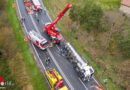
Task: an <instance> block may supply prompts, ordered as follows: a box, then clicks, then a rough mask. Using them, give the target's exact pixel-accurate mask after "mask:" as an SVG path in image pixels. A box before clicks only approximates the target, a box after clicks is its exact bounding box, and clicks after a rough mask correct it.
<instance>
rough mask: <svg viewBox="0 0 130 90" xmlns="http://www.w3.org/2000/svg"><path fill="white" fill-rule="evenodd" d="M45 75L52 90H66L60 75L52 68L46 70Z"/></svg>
mask: <svg viewBox="0 0 130 90" xmlns="http://www.w3.org/2000/svg"><path fill="white" fill-rule="evenodd" d="M45 75H46V77H47V79H48V81H49V83H50V85H51V88H52V90H68V88H67V87H66V86H65V85H64V80H63V78H62V77H61V75H60V74H59V73H58V72H57V71H56V70H55V69H54V68H53V69H51V68H49V69H48V70H46V72H45Z"/></svg>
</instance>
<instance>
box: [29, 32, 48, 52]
mask: <svg viewBox="0 0 130 90" xmlns="http://www.w3.org/2000/svg"><path fill="white" fill-rule="evenodd" d="M28 39H29V40H30V41H32V42H33V44H34V45H35V46H37V47H39V48H40V49H41V50H45V49H46V48H47V47H48V45H49V44H48V41H47V40H46V39H45V38H44V37H42V36H41V35H40V34H38V33H37V32H35V31H30V32H29V33H28Z"/></svg>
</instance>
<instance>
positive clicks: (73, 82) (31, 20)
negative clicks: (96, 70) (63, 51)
mask: <svg viewBox="0 0 130 90" xmlns="http://www.w3.org/2000/svg"><path fill="white" fill-rule="evenodd" d="M40 2H41V4H42V7H43V12H42V13H41V15H39V16H38V18H39V22H38V21H37V19H36V18H35V15H28V14H27V11H26V9H25V6H24V2H23V0H16V4H17V8H18V11H19V15H20V17H22V16H24V17H25V19H26V20H25V22H24V28H25V30H26V32H29V31H30V30H35V31H37V32H38V33H40V34H41V35H43V36H44V37H45V38H47V39H48V40H49V38H48V36H47V35H46V33H45V32H43V29H44V24H45V23H47V22H51V19H50V17H49V15H48V13H47V12H46V11H44V5H43V3H42V1H41V0H40ZM33 47H34V49H35V50H36V53H37V55H38V57H39V59H40V60H41V62H42V65H43V67H44V68H49V67H50V68H55V69H56V70H57V71H58V72H59V73H60V75H62V77H63V78H64V80H65V85H66V86H67V87H68V88H69V90H96V89H94V88H90V87H89V86H90V85H98V83H97V82H96V80H95V79H94V78H92V79H91V80H90V81H89V82H82V81H81V80H80V79H79V77H78V76H77V74H76V72H75V71H74V69H73V67H72V64H71V63H70V62H69V61H67V60H66V59H65V58H64V57H63V56H61V55H60V52H59V50H60V47H59V46H55V47H52V48H49V49H48V50H47V51H48V52H49V56H50V57H51V64H50V65H49V66H46V64H45V58H46V54H45V51H42V50H40V49H39V48H37V47H35V46H33Z"/></svg>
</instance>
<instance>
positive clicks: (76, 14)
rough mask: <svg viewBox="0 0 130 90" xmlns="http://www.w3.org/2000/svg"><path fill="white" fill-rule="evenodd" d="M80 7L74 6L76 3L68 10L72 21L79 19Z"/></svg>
mask: <svg viewBox="0 0 130 90" xmlns="http://www.w3.org/2000/svg"><path fill="white" fill-rule="evenodd" d="M80 9H81V8H80V7H79V6H76V5H73V8H72V9H71V10H70V14H69V16H70V18H71V19H72V21H79V18H80V14H79V13H80Z"/></svg>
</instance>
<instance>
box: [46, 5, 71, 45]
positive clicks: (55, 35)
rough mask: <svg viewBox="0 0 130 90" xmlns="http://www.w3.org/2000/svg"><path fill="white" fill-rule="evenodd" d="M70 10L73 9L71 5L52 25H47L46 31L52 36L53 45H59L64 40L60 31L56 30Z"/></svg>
mask: <svg viewBox="0 0 130 90" xmlns="http://www.w3.org/2000/svg"><path fill="white" fill-rule="evenodd" d="M69 8H72V5H71V4H68V5H67V6H66V7H65V9H64V10H63V11H62V12H61V13H60V14H59V15H58V16H57V18H56V19H55V20H54V21H53V22H52V23H50V22H49V23H46V24H45V28H44V30H45V31H46V32H47V34H48V35H49V36H50V39H51V40H52V42H53V43H57V44H59V43H60V41H61V40H62V35H61V34H60V30H59V29H58V28H56V26H55V25H56V24H57V22H58V21H59V20H60V19H61V18H62V16H64V14H65V13H66V12H67V11H68V9H69Z"/></svg>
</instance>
